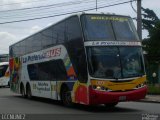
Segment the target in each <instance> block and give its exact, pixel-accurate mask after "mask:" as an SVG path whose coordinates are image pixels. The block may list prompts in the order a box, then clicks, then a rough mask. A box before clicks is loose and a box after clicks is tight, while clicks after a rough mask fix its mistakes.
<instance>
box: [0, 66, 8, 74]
mask: <svg viewBox="0 0 160 120" xmlns="http://www.w3.org/2000/svg"><path fill="white" fill-rule="evenodd" d="M7 68H8V65H3V66H0V77H3V76H4V75H5V72H6V70H7Z"/></svg>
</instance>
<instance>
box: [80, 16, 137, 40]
mask: <svg viewBox="0 0 160 120" xmlns="http://www.w3.org/2000/svg"><path fill="white" fill-rule="evenodd" d="M81 21H82V27H83V31H84V36H85V40H86V41H93V40H96V41H98V40H100V41H102V40H111V41H112V40H121V41H135V40H138V35H137V33H136V29H135V27H134V24H133V21H132V19H131V18H129V17H122V16H107V15H83V16H82V17H81Z"/></svg>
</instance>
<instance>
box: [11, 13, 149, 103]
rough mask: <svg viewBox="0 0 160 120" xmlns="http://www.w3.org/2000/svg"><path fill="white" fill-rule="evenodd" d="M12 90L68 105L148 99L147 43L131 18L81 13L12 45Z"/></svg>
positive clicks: (23, 94)
mask: <svg viewBox="0 0 160 120" xmlns="http://www.w3.org/2000/svg"><path fill="white" fill-rule="evenodd" d="M9 61H10V73H11V75H10V79H11V86H10V87H11V90H12V91H14V92H17V93H20V94H22V96H27V97H28V98H31V97H32V96H38V97H44V98H50V99H54V100H60V101H62V102H63V104H64V105H71V104H72V103H79V104H85V105H98V104H105V105H106V106H115V105H116V104H117V103H118V102H122V101H135V100H139V99H143V98H144V97H145V95H146V92H147V86H146V75H145V69H144V60H143V55H142V46H141V41H140V39H139V38H138V35H137V33H136V29H135V27H134V24H133V21H132V19H131V18H130V17H129V16H121V15H111V14H86V13H83V14H78V15H72V16H70V17H67V18H65V19H64V20H61V21H60V22H58V23H56V24H54V25H51V26H50V27H48V28H46V29H44V30H41V31H39V32H38V33H35V34H33V35H31V36H29V37H27V38H25V39H23V40H21V41H20V42H17V43H15V44H13V45H11V46H10V60H9Z"/></svg>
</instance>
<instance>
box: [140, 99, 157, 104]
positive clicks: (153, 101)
mask: <svg viewBox="0 0 160 120" xmlns="http://www.w3.org/2000/svg"><path fill="white" fill-rule="evenodd" d="M137 102H147V103H160V101H158V100H147V99H142V100H139V101H137Z"/></svg>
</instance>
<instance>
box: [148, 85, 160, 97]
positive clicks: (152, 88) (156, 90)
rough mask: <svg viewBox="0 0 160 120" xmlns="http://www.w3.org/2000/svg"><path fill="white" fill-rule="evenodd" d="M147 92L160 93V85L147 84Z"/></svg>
mask: <svg viewBox="0 0 160 120" xmlns="http://www.w3.org/2000/svg"><path fill="white" fill-rule="evenodd" d="M148 94H152V95H153V94H154V95H160V86H155V85H148Z"/></svg>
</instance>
